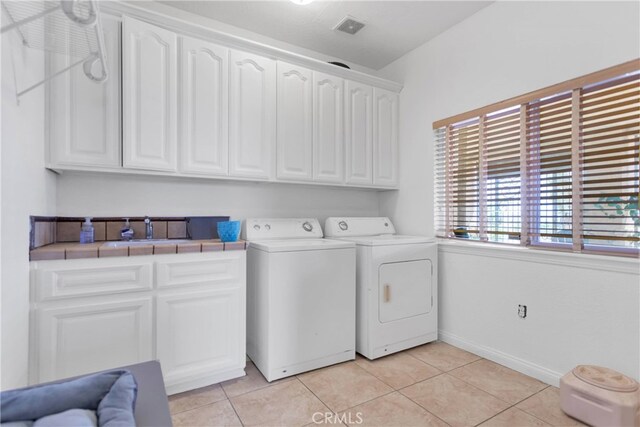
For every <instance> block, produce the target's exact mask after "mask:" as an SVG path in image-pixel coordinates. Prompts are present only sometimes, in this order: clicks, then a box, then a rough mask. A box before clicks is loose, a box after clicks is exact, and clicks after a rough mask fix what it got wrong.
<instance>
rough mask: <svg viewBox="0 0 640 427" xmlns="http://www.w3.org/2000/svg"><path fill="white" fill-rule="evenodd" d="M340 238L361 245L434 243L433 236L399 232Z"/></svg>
mask: <svg viewBox="0 0 640 427" xmlns="http://www.w3.org/2000/svg"><path fill="white" fill-rule="evenodd" d="M340 239H341V240H347V241H349V242H355V243H356V244H358V245H363V246H389V245H411V244H416V243H435V242H436V239H435V238H433V237H423V236H403V235H399V234H382V235H380V236H360V237H341V238H340Z"/></svg>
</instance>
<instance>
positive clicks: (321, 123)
mask: <svg viewBox="0 0 640 427" xmlns="http://www.w3.org/2000/svg"><path fill="white" fill-rule="evenodd" d="M343 86H344V82H343V80H342V79H341V78H339V77H334V76H331V75H329V74H323V73H319V72H317V71H314V72H313V119H314V121H313V179H314V181H319V182H335V183H339V182H342V181H343V180H344V129H343V122H344V108H343V106H344V100H343Z"/></svg>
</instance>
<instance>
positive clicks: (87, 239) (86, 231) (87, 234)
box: [80, 216, 95, 243]
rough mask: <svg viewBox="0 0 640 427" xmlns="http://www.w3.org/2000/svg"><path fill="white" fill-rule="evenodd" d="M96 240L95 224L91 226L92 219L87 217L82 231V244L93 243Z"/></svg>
mask: <svg viewBox="0 0 640 427" xmlns="http://www.w3.org/2000/svg"><path fill="white" fill-rule="evenodd" d="M94 238H95V232H94V229H93V224H91V217H89V216H88V217H86V218H85V219H84V223H83V224H82V228H81V229H80V243H93V241H94Z"/></svg>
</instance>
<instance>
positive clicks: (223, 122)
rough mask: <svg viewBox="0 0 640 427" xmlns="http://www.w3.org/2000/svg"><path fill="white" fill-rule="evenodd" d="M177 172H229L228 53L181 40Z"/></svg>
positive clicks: (218, 47) (186, 39) (212, 173)
mask: <svg viewBox="0 0 640 427" xmlns="http://www.w3.org/2000/svg"><path fill="white" fill-rule="evenodd" d="M180 48H181V49H180V67H181V73H180V76H181V79H180V80H181V81H180V84H181V97H180V108H179V112H180V148H181V150H180V171H181V172H185V173H196V174H205V175H227V173H228V171H229V151H228V150H229V133H228V130H229V124H228V120H229V115H228V112H229V87H228V85H229V49H227V48H226V47H222V46H218V45H215V44H212V43H208V42H205V41H202V40H197V39H193V38H189V37H182V38H181V45H180Z"/></svg>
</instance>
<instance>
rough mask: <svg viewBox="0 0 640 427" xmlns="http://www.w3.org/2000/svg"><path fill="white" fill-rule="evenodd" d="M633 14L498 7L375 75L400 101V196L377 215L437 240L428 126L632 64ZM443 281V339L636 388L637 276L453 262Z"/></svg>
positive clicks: (588, 8)
mask: <svg viewBox="0 0 640 427" xmlns="http://www.w3.org/2000/svg"><path fill="white" fill-rule="evenodd" d="M639 13H640V5H639V4H638V3H637V2H624V3H622V2H620V3H617V2H616V3H614V2H496V3H494V4H492V5H491V6H489V7H487V8H485V9H482V10H481V11H479V12H478V13H476V14H475V15H473V16H471V17H470V18H469V19H467V20H465V21H463V22H461V23H460V24H458V25H456V26H455V27H453V28H451V29H450V30H448V31H446V32H445V33H443V34H441V35H440V36H438V37H437V38H435V39H433V40H431V41H429V42H427V43H426V44H424V45H422V46H421V47H419V48H417V49H416V50H414V51H412V52H410V53H409V54H407V55H405V56H404V57H402V58H400V59H398V60H397V61H395V62H394V63H392V64H390V65H389V66H388V67H386V68H385V69H383V70H382V71H381V72H380V74H381V75H382V76H383V77H387V78H390V79H392V80H397V81H400V82H404V90H403V91H402V94H401V99H400V153H401V154H400V191H399V192H397V193H391V192H389V193H381V195H380V209H381V214H383V215H388V216H390V217H392V218H393V220H394V222H395V224H396V227H397V228H398V230H399V231H400V232H402V233H416V234H423V235H433V232H434V231H433V176H432V173H433V172H432V165H433V146H434V138H433V132H432V128H431V126H432V123H433V122H434V121H435V120H438V119H443V118H446V117H448V116H451V115H454V114H458V113H463V112H465V111H468V110H471V109H473V108H477V107H482V106H485V105H488V104H491V103H493V102H498V101H501V100H503V99H507V98H510V97H513V96H517V95H521V94H524V93H526V92H529V91H532V90H536V89H540V88H543V87H545V86H549V85H551V84H554V83H559V82H562V81H564V80H568V79H571V78H574V77H578V76H580V75H583V74H587V73H590V72H593V71H597V70H600V69H603V68H606V67H610V66H612V65H616V64H619V63H622V62H625V61H629V60H631V59H634V58H637V57H639V56H640V25H639V24H638V16H639ZM440 272H441V273H442V276H441V277H440V279H441V280H440V287H441V294H440V295H441V297H440V301H439V303H440V313H441V317H440V329H441V331H442V336H443V337H445V338H447V337H457V338H458V340H457V341H456V342H457V343H458V344H460V345H468V347H469V348H474V349H476V350H478V351H482V352H484V354H485V355H493V356H492V357H494V358H496V359H498V358H500V357H502V358H503V359H505V358H506V359H505V360H510V361H511V362H510V363H511V364H512V366H515V367H519V368H522V366H529V365H530V366H537V367H539V368H540V369H539V370H538V372H537V373H536V374H537V375H538V376H539V377H541V378H545V379H546V380H547V381H550V382H553V380H549V378H550V377H554V375H555V374H551V375H549V372H551V373H554V372H555V373H556V374H559V373H564V372H566V371H567V370H568V369H570V368H571V367H573V366H574V365H576V364H578V363H599V364H604V365H608V366H611V367H613V368H617V369H619V370H621V371H623V372H625V373H627V374H629V375H632V376H634V377H635V378H638V377H639V375H640V367H639V366H638V365H639V364H640V360H639V356H638V354H639V347H640V342H639V339H640V338H639V337H640V329H639V320H640V319H639V314H640V308H639V304H640V300H639V294H638V288H639V278H638V275H637V274H614V273H612V272H601V271H597V270H589V269H588V268H587V269H586V270H585V268H584V267H582V268H574V267H568V266H564V267H563V266H553V267H552V266H549V265H547V264H543V263H535V262H534V263H533V264H532V263H531V262H529V261H525V260H515V259H513V258H511V257H510V256H508V255H507V256H506V257H502V258H500V259H489V258H486V257H485V256H482V255H480V254H478V255H475V254H473V253H471V254H464V255H463V254H460V253H452V252H442V257H441V264H440ZM517 303H520V304H528V305H529V309H530V317H529V318H527V319H526V320H524V321H521V320H520V319H518V318H517V316H516V308H517ZM481 347H483V348H481ZM498 356H500V357H498ZM518 361H520V362H522V363H516V362H518ZM530 373H531V372H530Z"/></svg>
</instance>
